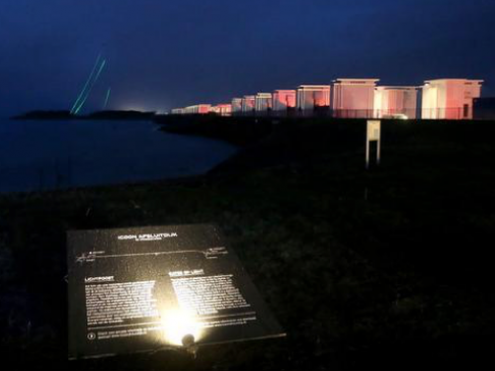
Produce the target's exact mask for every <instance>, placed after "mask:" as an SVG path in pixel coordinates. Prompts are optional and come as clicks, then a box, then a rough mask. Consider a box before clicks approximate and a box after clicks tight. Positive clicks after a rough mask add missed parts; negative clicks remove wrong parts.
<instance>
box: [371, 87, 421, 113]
mask: <svg viewBox="0 0 495 371" xmlns="http://www.w3.org/2000/svg"><path fill="white" fill-rule="evenodd" d="M417 95H418V88H416V87H413V86H411V87H405V86H379V87H377V88H375V96H374V111H375V113H374V117H376V118H387V117H393V116H397V115H404V116H407V118H409V119H415V118H416V115H417V114H416V112H417Z"/></svg>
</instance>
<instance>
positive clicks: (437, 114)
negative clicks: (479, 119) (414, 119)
mask: <svg viewBox="0 0 495 371" xmlns="http://www.w3.org/2000/svg"><path fill="white" fill-rule="evenodd" d="M482 83H483V80H468V79H439V80H429V81H425V84H424V85H423V97H422V107H421V112H422V114H421V117H422V118H423V119H447V120H460V119H472V118H473V99H474V98H479V97H480V95H481V85H482Z"/></svg>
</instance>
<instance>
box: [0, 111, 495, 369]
mask: <svg viewBox="0 0 495 371" xmlns="http://www.w3.org/2000/svg"><path fill="white" fill-rule="evenodd" d="M205 120H209V118H208V119H205ZM187 125H189V129H188V130H190V131H194V132H195V133H197V130H200V129H198V128H197V127H194V122H190V123H188V124H187ZM207 125H210V126H211V127H212V128H214V127H215V125H216V124H215V123H214V122H213V121H212V122H210V123H209V124H208V123H207ZM220 125H224V124H223V123H222V124H220ZM225 125H226V124H225ZM241 125H242V123H241ZM246 125H247V124H246ZM261 127H263V128H264V129H263V130H265V129H266V130H267V134H270V133H271V134H270V135H268V136H265V135H263V136H260V138H261V139H259V140H258V142H257V144H256V145H254V144H253V143H254V141H251V140H249V141H247V140H246V143H251V145H250V146H248V147H246V150H245V151H243V152H242V153H241V154H239V155H238V156H236V157H235V158H233V159H231V160H230V161H228V162H227V163H225V164H223V165H222V166H220V167H219V168H218V169H216V170H215V171H213V172H211V173H210V174H208V175H206V176H202V177H196V178H190V179H187V180H177V181H166V182H156V183H147V184H142V185H127V186H126V185H123V186H119V187H100V188H92V189H74V190H69V191H64V192H52V193H33V194H18V195H10V196H2V197H0V264H1V269H0V334H1V335H0V336H1V338H0V349H1V350H0V352H2V361H3V362H4V363H5V364H8V363H10V362H15V364H16V365H17V367H16V369H20V368H23V367H27V366H29V368H30V369H58V368H64V369H67V368H69V367H70V368H71V369H90V370H109V369H116V370H203V369H205V370H228V369H239V370H253V369H256V370H281V369H293V370H325V369H331V370H351V369H352V370H362V369H365V368H366V369H368V368H370V367H371V368H375V367H376V368H379V369H393V370H397V369H400V370H404V369H406V370H409V369H410V370H417V369H425V368H426V369H430V368H437V369H464V370H465V369H477V368H481V366H483V368H487V369H490V366H492V365H493V363H494V362H493V359H492V358H493V357H492V354H493V352H494V351H495V340H494V339H495V337H494V336H495V294H494V292H493V288H492V284H493V282H494V280H495V271H494V269H493V267H492V264H493V263H492V260H491V259H490V257H491V250H492V249H493V245H494V237H495V166H494V165H495V145H494V139H495V138H494V137H495V123H493V122H484V123H482V122H423V123H417V122H401V121H397V122H393V121H390V122H386V123H384V127H383V148H382V154H383V160H382V164H381V166H379V167H376V166H375V167H373V168H372V169H371V171H369V172H366V171H365V170H364V149H363V148H364V122H361V121H343V122H338V121H335V122H327V121H320V120H308V121H291V122H290V123H287V122H280V123H279V124H277V125H271V124H267V125H266V127H265V126H263V124H262V126H261ZM208 130H213V129H208ZM214 130H218V131H219V132H221V130H220V129H218V126H217V128H216V129H214ZM230 130H231V129H230V127H229V128H228V132H229V134H228V135H229V136H232V135H234V134H232V133H233V132H231V131H230ZM242 130H248V129H247V128H244V129H242ZM253 130H258V128H256V129H254V128H253ZM260 130H261V129H260ZM253 132H254V131H253ZM217 134H218V133H217ZM207 135H209V136H213V134H212V133H211V131H210V132H209V133H207ZM220 135H226V134H225V133H220ZM236 140H237V139H236ZM203 222H205V223H217V224H219V225H220V226H221V227H222V228H223V229H224V232H225V234H226V235H227V237H228V238H229V239H230V242H231V246H232V247H233V248H234V249H235V250H236V251H237V253H238V255H239V256H240V258H241V260H242V261H243V263H244V265H245V267H246V269H247V271H248V272H249V273H250V275H251V277H252V278H253V280H254V282H255V284H256V285H257V287H258V288H259V290H260V292H261V293H262V295H263V297H264V298H265V300H266V301H267V303H268V305H269V307H270V308H271V310H272V311H273V313H274V314H275V316H276V317H277V318H278V319H279V321H280V322H281V324H282V325H283V327H284V328H285V330H286V332H287V333H288V337H287V338H286V339H283V340H274V341H255V342H248V343H241V344H231V345H222V346H214V347H205V348H201V349H200V350H199V352H198V354H197V357H196V358H195V359H194V358H192V356H190V355H188V354H185V353H180V352H172V351H161V352H156V353H154V354H142V355H130V356H121V357H115V358H109V359H102V360H92V361H82V362H73V363H70V364H67V361H65V359H66V353H67V342H66V337H67V327H66V311H67V304H66V289H67V288H66V284H65V281H64V276H65V273H66V268H65V248H66V246H65V233H66V231H67V230H68V229H79V228H109V227H127V226H141V225H159V224H180V223H203Z"/></svg>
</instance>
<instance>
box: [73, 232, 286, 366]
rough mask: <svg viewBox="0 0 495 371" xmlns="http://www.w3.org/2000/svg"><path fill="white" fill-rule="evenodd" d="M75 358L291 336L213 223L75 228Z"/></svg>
mask: <svg viewBox="0 0 495 371" xmlns="http://www.w3.org/2000/svg"><path fill="white" fill-rule="evenodd" d="M67 256H68V257H67V259H68V268H69V359H78V358H90V357H103V356H110V355H116V354H124V353H134V352H141V351H154V350H157V349H161V348H167V347H189V346H192V345H194V346H200V345H203V344H213V343H222V342H233V341H241V340H250V339H263V338H274V337H281V336H285V334H284V333H283V330H282V329H281V327H280V325H279V324H278V323H277V321H276V319H275V318H274V317H273V316H272V314H271V313H270V311H269V310H268V308H267V307H266V306H265V304H264V302H263V300H262V299H261V297H260V296H259V294H258V292H257V290H256V288H255V287H254V285H253V283H252V282H251V280H250V279H249V277H248V275H247V273H246V272H245V271H244V269H243V268H242V266H241V263H240V261H239V260H238V258H237V257H236V255H235V254H234V252H233V251H232V250H230V249H229V248H228V247H227V246H226V244H225V241H224V238H223V236H222V234H221V232H220V231H219V229H218V228H217V227H215V226H212V225H181V226H163V227H145V228H129V229H109V230H90V231H72V232H69V233H68V254H67Z"/></svg>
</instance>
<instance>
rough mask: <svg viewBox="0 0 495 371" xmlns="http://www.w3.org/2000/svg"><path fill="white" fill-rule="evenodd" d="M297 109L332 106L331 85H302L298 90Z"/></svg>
mask: <svg viewBox="0 0 495 371" xmlns="http://www.w3.org/2000/svg"><path fill="white" fill-rule="evenodd" d="M296 104H297V109H298V110H301V111H314V110H315V109H316V108H318V107H329V106H330V85H301V86H299V87H298V88H297V92H296Z"/></svg>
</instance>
